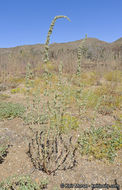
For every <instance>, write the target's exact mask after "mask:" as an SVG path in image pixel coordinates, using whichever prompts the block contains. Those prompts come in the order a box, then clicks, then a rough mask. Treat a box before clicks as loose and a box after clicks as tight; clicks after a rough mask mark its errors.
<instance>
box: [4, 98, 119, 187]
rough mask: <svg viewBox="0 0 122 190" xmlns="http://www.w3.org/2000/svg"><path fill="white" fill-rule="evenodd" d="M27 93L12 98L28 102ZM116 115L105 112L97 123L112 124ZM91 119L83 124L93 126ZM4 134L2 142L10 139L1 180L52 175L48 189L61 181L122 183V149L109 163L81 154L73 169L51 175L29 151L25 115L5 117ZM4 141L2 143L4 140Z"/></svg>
mask: <svg viewBox="0 0 122 190" xmlns="http://www.w3.org/2000/svg"><path fill="white" fill-rule="evenodd" d="M23 98H24V96H20V97H19V96H18V95H13V96H11V98H10V99H9V101H14V102H19V103H24V99H23ZM113 120H114V118H112V117H111V116H104V117H103V116H101V115H99V118H97V119H96V121H95V122H96V124H97V123H98V124H101V125H104V124H107V123H108V124H110V123H111V122H112V121H113ZM89 125H90V121H89V120H87V119H84V121H83V126H82V127H85V128H87V127H89ZM0 136H2V137H3V138H2V139H1V141H2V142H4V141H5V140H6V138H7V139H8V142H9V144H10V145H11V146H10V147H9V152H8V154H7V156H6V158H5V161H4V162H3V163H2V164H0V181H2V180H4V179H6V178H7V177H10V176H13V175H29V176H30V177H32V179H34V180H35V181H36V182H37V183H38V181H39V180H40V179H44V178H48V181H49V184H48V186H47V189H50V190H53V188H54V187H55V189H56V187H57V189H60V184H61V183H73V184H76V183H80V184H92V183H93V184H95V183H101V184H104V183H108V184H114V180H115V179H116V180H117V183H118V184H119V185H120V186H122V162H121V156H122V151H118V153H117V157H116V159H115V161H114V163H107V162H103V161H99V160H92V161H90V160H88V158H87V157H86V156H84V157H81V156H80V155H79V154H78V155H77V161H78V164H77V166H76V167H75V168H74V169H72V170H67V171H57V173H56V175H55V176H53V175H47V174H46V173H43V172H42V171H38V170H37V169H34V167H33V164H32V162H31V160H30V158H29V156H28V154H27V152H28V143H29V137H30V130H29V127H28V126H27V125H25V124H24V122H23V120H22V119H18V118H15V119H13V120H5V121H1V122H0ZM2 142H0V143H2Z"/></svg>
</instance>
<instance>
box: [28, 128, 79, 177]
mask: <svg viewBox="0 0 122 190" xmlns="http://www.w3.org/2000/svg"><path fill="white" fill-rule="evenodd" d="M68 139H69V142H66V141H65V140H64V138H63V137H62V135H61V134H58V135H53V131H52V137H51V136H48V135H47V134H46V132H45V131H40V132H38V131H37V132H36V134H35V136H34V137H33V139H32V141H31V142H30V143H29V156H30V157H31V160H32V162H33V165H34V166H35V168H37V169H39V170H42V171H44V172H46V173H47V174H49V175H50V174H51V173H53V174H54V173H55V172H56V171H57V170H66V169H72V168H73V167H74V166H75V165H76V147H74V146H73V145H72V137H70V138H68ZM67 141H68V140H67Z"/></svg>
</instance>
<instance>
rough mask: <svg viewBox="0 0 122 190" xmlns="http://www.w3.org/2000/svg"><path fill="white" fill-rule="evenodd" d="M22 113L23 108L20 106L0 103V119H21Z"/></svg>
mask: <svg viewBox="0 0 122 190" xmlns="http://www.w3.org/2000/svg"><path fill="white" fill-rule="evenodd" d="M24 112H25V108H24V106H23V105H21V104H14V103H11V102H0V119H13V118H15V117H22V116H23V114H24Z"/></svg>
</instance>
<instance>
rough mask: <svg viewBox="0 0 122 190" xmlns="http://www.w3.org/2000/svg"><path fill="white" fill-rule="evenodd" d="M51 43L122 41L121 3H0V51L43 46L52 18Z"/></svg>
mask: <svg viewBox="0 0 122 190" xmlns="http://www.w3.org/2000/svg"><path fill="white" fill-rule="evenodd" d="M57 15H65V16H68V17H69V18H70V20H71V22H69V21H68V20H67V19H64V18H61V19H58V20H57V21H56V23H55V26H54V30H53V33H52V35H51V39H50V43H64V42H71V41H75V40H80V39H82V38H84V37H85V34H87V36H88V37H92V38H98V39H99V40H102V41H106V42H113V41H115V40H117V39H119V38H120V37H122V0H0V48H8V47H15V46H21V45H30V44H39V43H41V44H44V43H45V41H46V36H47V33H48V30H49V26H50V24H51V22H52V20H53V18H54V17H55V16H57Z"/></svg>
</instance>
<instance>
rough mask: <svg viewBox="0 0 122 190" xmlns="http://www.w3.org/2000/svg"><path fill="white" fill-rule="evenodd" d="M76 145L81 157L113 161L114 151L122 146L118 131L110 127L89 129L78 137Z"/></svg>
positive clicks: (121, 137) (121, 138)
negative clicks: (86, 156)
mask: <svg viewBox="0 0 122 190" xmlns="http://www.w3.org/2000/svg"><path fill="white" fill-rule="evenodd" d="M78 144H79V148H80V153H81V154H82V155H88V156H93V157H94V158H96V159H103V158H105V159H107V160H109V161H114V158H115V157H116V155H117V154H116V151H117V150H119V149H120V148H121V145H122V135H121V133H120V130H118V129H117V128H114V127H111V126H107V127H99V128H95V127H91V129H90V130H86V131H84V133H83V134H82V135H80V137H79V139H78Z"/></svg>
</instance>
